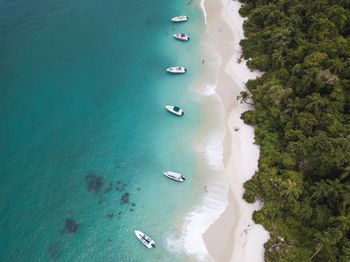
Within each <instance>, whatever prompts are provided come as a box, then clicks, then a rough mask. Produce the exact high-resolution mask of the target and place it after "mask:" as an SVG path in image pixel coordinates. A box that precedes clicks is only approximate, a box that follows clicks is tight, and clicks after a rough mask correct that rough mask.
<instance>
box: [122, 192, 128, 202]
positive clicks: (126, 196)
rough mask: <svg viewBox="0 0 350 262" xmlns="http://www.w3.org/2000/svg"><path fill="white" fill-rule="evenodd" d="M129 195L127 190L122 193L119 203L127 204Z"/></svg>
mask: <svg viewBox="0 0 350 262" xmlns="http://www.w3.org/2000/svg"><path fill="white" fill-rule="evenodd" d="M129 196H130V194H129V193H128V192H126V193H125V194H124V195H122V197H121V199H120V203H121V204H128V203H129Z"/></svg>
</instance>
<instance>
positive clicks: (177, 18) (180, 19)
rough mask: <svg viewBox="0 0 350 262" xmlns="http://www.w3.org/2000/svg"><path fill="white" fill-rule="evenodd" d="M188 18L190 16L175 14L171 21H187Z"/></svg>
mask: <svg viewBox="0 0 350 262" xmlns="http://www.w3.org/2000/svg"><path fill="white" fill-rule="evenodd" d="M187 20H188V17H187V16H185V15H180V16H175V17H173V18H171V21H173V22H186V21H187Z"/></svg>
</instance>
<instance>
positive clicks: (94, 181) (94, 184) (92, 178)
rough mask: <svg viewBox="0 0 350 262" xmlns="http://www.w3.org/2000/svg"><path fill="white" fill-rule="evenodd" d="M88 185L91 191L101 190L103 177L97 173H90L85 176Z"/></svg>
mask: <svg viewBox="0 0 350 262" xmlns="http://www.w3.org/2000/svg"><path fill="white" fill-rule="evenodd" d="M85 179H86V185H87V188H88V190H89V191H90V192H99V191H100V190H101V188H102V187H103V177H101V176H98V175H96V174H95V173H89V174H87V175H86V177H85Z"/></svg>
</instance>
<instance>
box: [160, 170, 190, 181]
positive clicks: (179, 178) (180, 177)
mask: <svg viewBox="0 0 350 262" xmlns="http://www.w3.org/2000/svg"><path fill="white" fill-rule="evenodd" d="M163 175H164V176H166V177H167V178H170V179H172V180H175V181H178V182H184V181H185V180H186V179H185V178H184V176H183V175H181V174H180V173H177V172H173V171H167V172H164V173H163Z"/></svg>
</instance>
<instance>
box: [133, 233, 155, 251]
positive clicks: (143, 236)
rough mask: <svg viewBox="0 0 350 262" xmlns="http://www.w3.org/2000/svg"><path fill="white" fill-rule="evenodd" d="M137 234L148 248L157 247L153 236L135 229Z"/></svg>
mask: <svg viewBox="0 0 350 262" xmlns="http://www.w3.org/2000/svg"><path fill="white" fill-rule="evenodd" d="M135 235H136V237H137V238H138V239H139V240H140V241H141V242H142V243H143V244H144V245H145V246H146V247H148V248H152V247H156V245H155V243H154V241H153V240H152V238H150V237H149V236H147V235H146V234H144V233H142V232H141V231H139V230H135Z"/></svg>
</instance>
